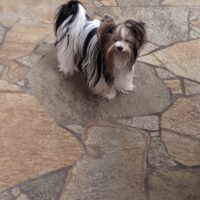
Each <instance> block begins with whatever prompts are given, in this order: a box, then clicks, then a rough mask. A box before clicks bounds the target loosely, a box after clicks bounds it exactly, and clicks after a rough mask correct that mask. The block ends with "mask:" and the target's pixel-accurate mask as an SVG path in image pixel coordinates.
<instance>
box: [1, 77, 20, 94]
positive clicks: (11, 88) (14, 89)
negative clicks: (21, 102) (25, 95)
mask: <svg viewBox="0 0 200 200" xmlns="http://www.w3.org/2000/svg"><path fill="white" fill-rule="evenodd" d="M1 92H8V93H18V92H23V91H22V90H21V89H20V88H19V87H18V86H17V85H13V84H10V83H9V82H8V81H5V80H0V93H1Z"/></svg>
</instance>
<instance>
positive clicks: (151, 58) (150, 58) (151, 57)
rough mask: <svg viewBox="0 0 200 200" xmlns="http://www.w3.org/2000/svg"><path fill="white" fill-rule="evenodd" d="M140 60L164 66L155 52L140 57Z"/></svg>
mask: <svg viewBox="0 0 200 200" xmlns="http://www.w3.org/2000/svg"><path fill="white" fill-rule="evenodd" d="M138 61H140V62H143V63H148V64H151V65H154V66H157V67H162V63H161V62H160V61H159V60H158V59H157V58H156V57H155V56H154V55H153V54H150V55H146V56H141V57H139V58H138Z"/></svg>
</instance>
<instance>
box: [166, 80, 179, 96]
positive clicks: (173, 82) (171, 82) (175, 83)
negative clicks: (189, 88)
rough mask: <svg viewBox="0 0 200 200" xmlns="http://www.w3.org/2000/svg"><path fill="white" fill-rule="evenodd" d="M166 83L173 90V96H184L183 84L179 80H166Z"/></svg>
mask: <svg viewBox="0 0 200 200" xmlns="http://www.w3.org/2000/svg"><path fill="white" fill-rule="evenodd" d="M164 83H165V84H166V85H167V87H168V88H169V89H170V90H171V92H172V94H182V88H181V82H180V80H178V79H174V80H164Z"/></svg>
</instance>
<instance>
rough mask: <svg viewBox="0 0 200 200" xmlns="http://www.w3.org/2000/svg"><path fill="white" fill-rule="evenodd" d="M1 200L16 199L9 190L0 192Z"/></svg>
mask: <svg viewBox="0 0 200 200" xmlns="http://www.w3.org/2000/svg"><path fill="white" fill-rule="evenodd" d="M0 200H14V199H13V197H12V195H11V194H10V193H9V192H8V191H5V192H2V193H0Z"/></svg>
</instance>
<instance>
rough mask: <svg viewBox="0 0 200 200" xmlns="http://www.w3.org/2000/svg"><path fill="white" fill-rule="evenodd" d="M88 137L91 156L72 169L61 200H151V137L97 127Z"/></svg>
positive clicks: (88, 133) (142, 132)
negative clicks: (147, 186) (148, 161)
mask: <svg viewBox="0 0 200 200" xmlns="http://www.w3.org/2000/svg"><path fill="white" fill-rule="evenodd" d="M85 133H86V134H85V144H86V150H87V155H86V156H85V157H84V158H82V159H81V160H80V161H78V162H77V163H76V165H75V166H74V168H73V169H72V171H71V173H70V177H69V178H68V179H67V182H66V184H65V189H64V192H63V195H62V198H61V199H62V200H78V199H81V200H94V199H95V200H117V199H119V200H130V199H135V197H137V200H147V194H146V193H145V191H144V179H145V175H146V159H147V151H148V146H149V136H148V134H147V133H146V132H144V131H142V130H138V129H124V128H118V127H115V126H112V125H109V126H107V125H102V126H98V125H94V126H91V127H90V128H88V129H86V130H85Z"/></svg>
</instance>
